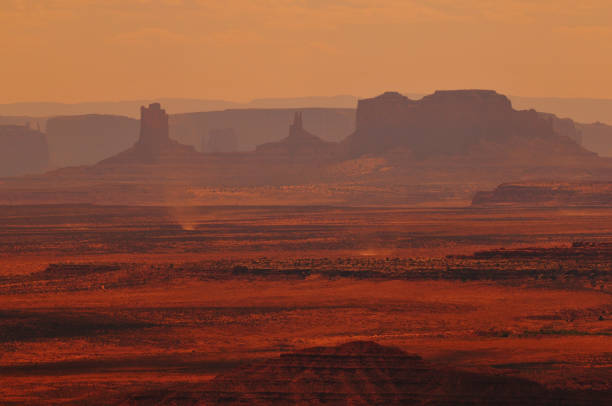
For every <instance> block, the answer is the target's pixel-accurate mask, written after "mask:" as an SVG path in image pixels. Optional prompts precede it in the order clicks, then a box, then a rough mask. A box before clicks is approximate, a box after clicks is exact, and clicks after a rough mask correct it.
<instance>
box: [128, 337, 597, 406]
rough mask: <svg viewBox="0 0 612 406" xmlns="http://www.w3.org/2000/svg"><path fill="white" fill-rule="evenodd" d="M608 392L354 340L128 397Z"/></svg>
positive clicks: (288, 399)
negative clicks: (185, 387) (556, 385)
mask: <svg viewBox="0 0 612 406" xmlns="http://www.w3.org/2000/svg"><path fill="white" fill-rule="evenodd" d="M605 396H609V394H596V393H593V394H586V395H585V394H580V395H579V396H578V395H576V394H574V393H569V392H564V393H560V392H558V393H554V392H551V391H549V390H547V389H546V388H544V387H543V386H541V385H540V384H538V383H535V382H532V381H529V380H526V379H521V378H514V377H509V376H504V375H488V374H484V373H475V372H466V371H461V370H455V369H451V368H446V367H435V366H434V365H431V364H429V363H428V362H426V361H424V360H423V359H421V357H419V356H417V355H410V354H407V353H405V352H403V351H402V350H400V349H398V348H395V347H387V346H382V345H379V344H377V343H375V342H370V341H355V342H349V343H347V344H343V345H339V346H337V347H315V348H309V349H305V350H303V351H298V352H295V353H292V354H283V355H281V356H280V357H279V358H276V359H270V360H267V361H262V362H257V363H254V364H251V365H249V366H245V367H242V368H238V369H236V370H234V371H232V372H229V373H223V374H221V375H219V376H217V377H216V378H215V379H214V380H213V381H211V382H210V384H209V385H208V386H207V387H206V388H203V390H202V391H198V392H191V393H187V392H184V393H171V394H169V393H159V392H157V393H150V394H149V395H147V394H140V395H138V396H135V397H133V398H132V399H131V401H128V402H126V404H132V405H133V404H146V403H148V404H204V405H254V406H257V405H269V406H276V405H278V406H280V405H323V404H324V405H331V406H339V405H353V404H354V405H413V404H419V405H424V404H427V405H456V404H462V405H521V406H522V405H557V404H583V403H580V401H584V402H586V401H588V400H589V399H590V400H592V401H599V400H601V399H603V398H604V397H605ZM560 399H563V400H564V402H566V403H558V402H559V400H560ZM578 399H580V401H579V403H574V402H575V401H576V400H578ZM584 404H587V403H584Z"/></svg>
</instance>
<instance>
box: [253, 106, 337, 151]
mask: <svg viewBox="0 0 612 406" xmlns="http://www.w3.org/2000/svg"><path fill="white" fill-rule="evenodd" d="M337 150H338V144H336V143H333V142H328V141H323V140H322V139H321V138H319V137H317V136H316V135H313V134H311V133H309V132H308V131H306V130H305V129H304V124H303V121H302V113H301V112H296V113H295V115H294V117H293V123H292V124H291V125H290V126H289V135H288V136H287V137H285V138H283V139H282V140H280V141H278V142H269V143H267V144H262V145H258V146H257V149H256V152H257V153H258V154H269V155H280V156H289V157H311V158H316V159H321V158H326V157H333V156H334V154H335V153H336V152H337Z"/></svg>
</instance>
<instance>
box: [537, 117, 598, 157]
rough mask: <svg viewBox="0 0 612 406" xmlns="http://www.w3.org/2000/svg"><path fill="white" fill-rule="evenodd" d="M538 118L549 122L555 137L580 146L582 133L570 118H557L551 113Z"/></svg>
mask: <svg viewBox="0 0 612 406" xmlns="http://www.w3.org/2000/svg"><path fill="white" fill-rule="evenodd" d="M540 116H541V117H542V118H544V119H546V120H549V121H550V123H551V124H552V127H553V130H554V132H555V133H557V135H560V136H562V137H568V138H570V139H572V140H574V141H576V143H577V144H579V145H582V131H580V129H579V128H578V126H577V125H576V123H575V122H574V120H572V119H570V118H559V117H557V116H556V115H554V114H551V113H540ZM593 152H597V151H593Z"/></svg>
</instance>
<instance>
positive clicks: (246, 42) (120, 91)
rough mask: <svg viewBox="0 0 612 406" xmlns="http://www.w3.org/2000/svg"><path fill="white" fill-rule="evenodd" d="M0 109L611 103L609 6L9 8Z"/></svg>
mask: <svg viewBox="0 0 612 406" xmlns="http://www.w3.org/2000/svg"><path fill="white" fill-rule="evenodd" d="M0 50H1V52H2V57H1V58H0V80H1V86H0V88H1V89H2V90H1V91H0V103H8V102H15V101H64V102H74V101H87V100H119V99H137V98H155V97H194V98H219V99H228V100H238V101H241V100H247V99H251V98H255V97H268V96H283V97H284V96H308V95H335V94H353V95H357V96H370V95H374V94H377V93H380V92H382V91H384V90H399V91H403V92H429V91H432V90H434V89H445V88H494V89H497V90H499V91H501V92H503V93H508V94H513V95H523V96H568V97H598V98H612V1H610V0H583V1H576V0H571V1H570V0H554V1H552V0H550V1H549V0H0Z"/></svg>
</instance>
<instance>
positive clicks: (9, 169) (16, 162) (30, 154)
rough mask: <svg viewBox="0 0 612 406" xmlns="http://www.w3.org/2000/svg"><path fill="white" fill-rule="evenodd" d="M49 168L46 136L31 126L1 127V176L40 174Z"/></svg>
mask: <svg viewBox="0 0 612 406" xmlns="http://www.w3.org/2000/svg"><path fill="white" fill-rule="evenodd" d="M48 166H49V149H48V147H47V139H46V137H45V134H43V133H42V132H40V130H33V129H31V128H30V127H29V126H22V125H2V126H0V176H16V175H24V174H31V173H37V172H38V173H39V172H43V171H45V170H46V169H47V168H48Z"/></svg>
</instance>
